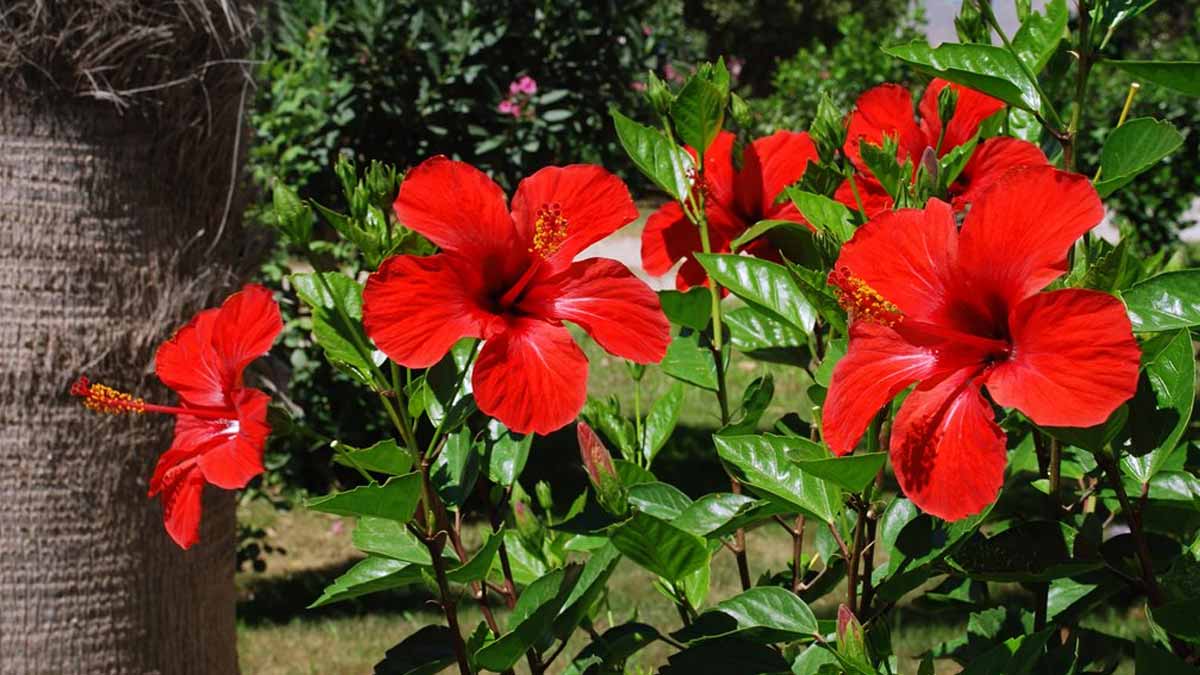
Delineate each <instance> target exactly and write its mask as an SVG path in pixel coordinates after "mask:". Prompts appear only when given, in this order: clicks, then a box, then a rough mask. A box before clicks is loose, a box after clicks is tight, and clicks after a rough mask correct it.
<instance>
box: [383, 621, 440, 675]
mask: <svg viewBox="0 0 1200 675" xmlns="http://www.w3.org/2000/svg"><path fill="white" fill-rule="evenodd" d="M454 661H455V655H454V634H453V633H451V632H450V629H449V628H447V627H445V626H439V625H429V626H422V627H421V628H420V629H419V630H417V631H416V632H415V633H412V634H411V635H409V636H408V637H406V638H404V639H403V640H401V641H400V643H399V644H397V645H396V646H394V647H392V648H391V649H389V650H387V653H386V654H384V656H383V660H382V661H380V662H379V663H376V664H375V671H374V675H434V673H440V672H441V671H443V670H445V669H446V668H449V667H450V666H452V665H454Z"/></svg>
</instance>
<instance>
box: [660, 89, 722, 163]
mask: <svg viewBox="0 0 1200 675" xmlns="http://www.w3.org/2000/svg"><path fill="white" fill-rule="evenodd" d="M671 120H672V121H673V122H674V123H675V133H676V134H678V135H679V139H680V140H681V141H683V142H684V143H685V144H687V145H690V146H691V147H693V148H695V149H696V152H698V153H700V154H701V155H703V154H704V152H705V151H706V150H708V146H710V145H712V142H713V140H714V139H716V137H717V133H718V132H719V131H721V126H722V125H724V123H725V93H724V92H722V91H721V88H720V87H718V86H716V85H714V84H713V83H711V82H709V81H708V80H706V79H705V78H703V77H701V76H700V75H699V74H697V75H693V76H692V77H691V79H689V80H688V82H687V84H685V85H684V86H683V89H681V90H680V91H679V94H678V95H677V96H676V97H675V102H674V103H672V104H671Z"/></svg>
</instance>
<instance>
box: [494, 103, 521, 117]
mask: <svg viewBox="0 0 1200 675" xmlns="http://www.w3.org/2000/svg"><path fill="white" fill-rule="evenodd" d="M496 110H497V111H498V112H500V113H501V114H504V115H512V116H513V117H520V116H521V106H520V104H518V103H517V102H515V101H513V100H512V99H511V98H506V99H504V100H503V101H500V105H498V106H496Z"/></svg>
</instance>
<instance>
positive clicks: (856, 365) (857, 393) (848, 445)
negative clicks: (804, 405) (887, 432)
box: [821, 321, 938, 455]
mask: <svg viewBox="0 0 1200 675" xmlns="http://www.w3.org/2000/svg"><path fill="white" fill-rule="evenodd" d="M937 372H938V363H937V352H936V351H935V350H934V349H931V348H928V347H921V346H917V345H912V344H909V343H908V342H906V341H905V340H904V339H902V338H901V337H900V336H899V335H898V334H896V332H895V331H893V330H892V329H890V328H886V327H884V326H879V325H876V324H871V323H864V322H861V321H859V322H855V323H853V324H851V326H850V346H849V349H848V350H847V351H846V355H845V356H843V357H842V359H841V360H840V361H838V363H837V366H835V367H834V369H833V377H832V379H831V380H830V383H829V394H828V395H827V396H826V397H825V408H824V411H823V412H822V414H821V421H822V436H823V437H824V439H825V443H826V444H827V445H828V446H829V448H830V449H831V450H833V452H834V453H836V454H838V455H844V454H846V453H847V452H850V451H851V450H853V449H854V446H855V445H856V444H857V443H858V439H859V438H860V437H861V436H862V434H863V431H864V430H865V429H866V428H867V425H868V424H870V422H871V418H872V417H874V416H875V413H877V412H878V411H879V409H880V408H882V407H883V406H884V405H886V404H887V403H888V402H889V401H891V400H892V399H893V398H895V397H896V394H899V393H900V392H901V391H904V389H906V388H908V387H909V386H910V385H912V384H913V383H914V382H917V381H919V380H922V379H925V378H927V377H930V376H933V375H934V374H936V373H937Z"/></svg>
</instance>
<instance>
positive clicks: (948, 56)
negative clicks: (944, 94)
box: [883, 40, 1042, 112]
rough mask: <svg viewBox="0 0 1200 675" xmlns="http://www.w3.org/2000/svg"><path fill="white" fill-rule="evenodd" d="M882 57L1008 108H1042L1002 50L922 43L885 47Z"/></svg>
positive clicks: (1028, 83) (1017, 67) (1027, 81)
mask: <svg viewBox="0 0 1200 675" xmlns="http://www.w3.org/2000/svg"><path fill="white" fill-rule="evenodd" d="M883 51H884V53H886V54H890V55H891V56H894V57H896V58H898V59H900V60H901V61H904V62H906V63H909V64H911V65H913V66H914V67H916V68H917V69H918V70H922V71H925V72H927V73H929V74H931V75H934V76H937V77H941V78H943V79H946V80H949V81H951V82H957V83H959V84H961V85H963V86H966V87H970V88H972V89H975V90H978V91H981V92H983V93H985V94H989V95H991V96H993V97H995V98H998V99H1000V100H1001V101H1004V102H1005V103H1008V104H1009V105H1013V106H1016V107H1018V108H1023V109H1025V110H1029V111H1032V112H1037V111H1039V110H1040V109H1041V107H1042V101H1041V96H1040V95H1039V94H1038V91H1037V87H1036V86H1035V85H1034V83H1033V82H1032V81H1031V80H1030V79H1029V77H1028V76H1026V75H1025V73H1024V71H1022V70H1021V64H1020V63H1018V62H1017V59H1016V57H1015V56H1013V55H1012V53H1011V52H1009V51H1008V50H1006V49H1004V48H1003V47H996V46H993V45H983V44H955V43H943V44H942V45H940V46H938V47H930V46H929V44H928V43H927V42H925V41H924V40H915V41H913V42H911V43H909V44H906V45H897V46H895V47H884V48H883Z"/></svg>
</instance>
